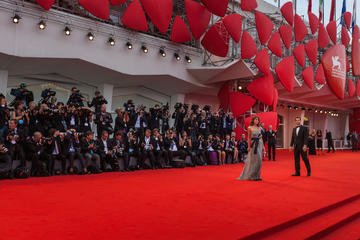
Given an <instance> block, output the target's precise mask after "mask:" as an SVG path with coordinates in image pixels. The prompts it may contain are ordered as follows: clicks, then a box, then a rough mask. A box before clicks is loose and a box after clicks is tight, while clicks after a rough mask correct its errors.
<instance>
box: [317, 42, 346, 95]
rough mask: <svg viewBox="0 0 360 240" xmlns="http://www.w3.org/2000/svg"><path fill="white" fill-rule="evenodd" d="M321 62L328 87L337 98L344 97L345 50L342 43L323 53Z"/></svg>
mask: <svg viewBox="0 0 360 240" xmlns="http://www.w3.org/2000/svg"><path fill="white" fill-rule="evenodd" d="M321 64H322V65H323V67H324V70H325V76H326V80H327V83H328V84H329V87H330V89H331V90H332V91H333V92H334V94H335V95H336V96H337V97H338V98H339V99H343V98H344V93H345V83H346V52H345V46H344V45H342V44H338V45H335V46H333V47H331V48H330V49H329V50H327V51H326V53H325V54H324V55H323V57H322V59H321Z"/></svg>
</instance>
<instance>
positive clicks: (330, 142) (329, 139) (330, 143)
mask: <svg viewBox="0 0 360 240" xmlns="http://www.w3.org/2000/svg"><path fill="white" fill-rule="evenodd" d="M326 140H327V143H328V153H329V152H330V149H332V152H333V153H334V152H335V148H334V142H333V139H332V135H331V132H330V131H329V130H326Z"/></svg>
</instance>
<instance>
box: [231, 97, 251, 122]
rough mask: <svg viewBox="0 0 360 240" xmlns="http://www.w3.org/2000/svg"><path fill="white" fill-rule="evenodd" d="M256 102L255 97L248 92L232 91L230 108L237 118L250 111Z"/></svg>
mask: <svg viewBox="0 0 360 240" xmlns="http://www.w3.org/2000/svg"><path fill="white" fill-rule="evenodd" d="M255 102H256V100H255V99H254V98H252V97H250V96H248V95H246V94H243V93H239V92H231V93H230V110H231V112H232V113H233V114H234V117H235V118H237V117H238V116H240V115H243V114H244V113H245V112H247V111H249V110H250V108H251V107H252V106H254V104H255Z"/></svg>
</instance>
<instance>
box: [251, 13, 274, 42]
mask: <svg viewBox="0 0 360 240" xmlns="http://www.w3.org/2000/svg"><path fill="white" fill-rule="evenodd" d="M255 22H256V30H257V33H258V36H259V39H260V42H261V45H264V44H265V43H266V42H267V40H269V37H270V36H271V33H272V31H273V29H274V24H273V22H272V21H271V20H270V19H269V18H268V17H267V16H266V15H265V14H263V13H261V12H258V11H257V12H255Z"/></svg>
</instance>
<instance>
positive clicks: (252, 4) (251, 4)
mask: <svg viewBox="0 0 360 240" xmlns="http://www.w3.org/2000/svg"><path fill="white" fill-rule="evenodd" d="M257 6H258V5H257V2H256V0H241V9H242V10H243V11H253V10H255V9H256V8H257Z"/></svg>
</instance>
